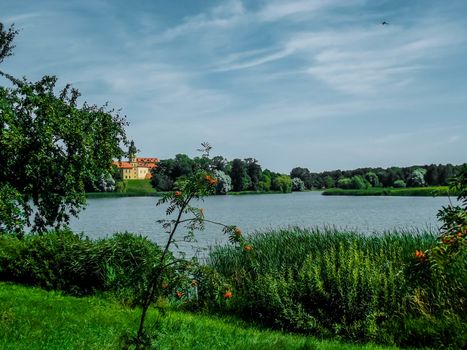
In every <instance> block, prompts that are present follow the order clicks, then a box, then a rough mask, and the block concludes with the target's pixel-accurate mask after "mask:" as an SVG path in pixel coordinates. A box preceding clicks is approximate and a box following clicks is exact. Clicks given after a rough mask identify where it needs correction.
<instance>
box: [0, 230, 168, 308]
mask: <svg viewBox="0 0 467 350" xmlns="http://www.w3.org/2000/svg"><path fill="white" fill-rule="evenodd" d="M160 254H161V250H160V249H159V247H157V246H156V245H155V244H154V243H152V242H151V241H149V240H148V239H147V238H145V237H142V236H136V235H133V234H130V233H120V234H116V235H114V236H113V237H111V238H108V239H101V240H97V241H91V240H89V239H86V238H83V237H81V236H79V235H76V234H74V233H72V232H70V231H56V232H55V231H53V232H48V233H46V234H44V235H42V236H32V235H28V236H25V237H24V239H18V238H17V237H14V236H10V235H3V236H0V279H1V280H8V281H13V282H17V283H22V284H28V285H34V286H40V287H42V288H45V289H58V290H62V291H64V292H67V293H69V294H72V295H88V294H92V293H95V292H96V291H108V292H112V293H114V294H115V295H116V296H117V297H118V298H119V299H122V300H125V301H127V302H130V303H135V302H138V300H139V297H140V296H141V291H142V290H144V285H145V283H147V275H148V274H149V272H150V271H151V269H153V268H154V267H155V266H157V264H158V263H159V260H158V259H159V257H160Z"/></svg>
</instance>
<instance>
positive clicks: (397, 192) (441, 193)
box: [322, 186, 455, 197]
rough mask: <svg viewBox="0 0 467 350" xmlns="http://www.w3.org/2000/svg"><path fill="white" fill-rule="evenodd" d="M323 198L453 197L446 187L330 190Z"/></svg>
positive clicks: (324, 192) (326, 191) (324, 193)
mask: <svg viewBox="0 0 467 350" xmlns="http://www.w3.org/2000/svg"><path fill="white" fill-rule="evenodd" d="M322 195H324V196H415V197H447V196H455V194H453V193H450V192H449V187H448V186H436V187H411V188H392V187H391V188H382V187H373V188H368V189H364V190H344V189H342V188H330V189H327V190H324V191H323V193H322Z"/></svg>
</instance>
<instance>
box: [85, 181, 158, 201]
mask: <svg viewBox="0 0 467 350" xmlns="http://www.w3.org/2000/svg"><path fill="white" fill-rule="evenodd" d="M125 183H126V186H127V187H126V192H89V193H86V196H87V197H88V198H108V197H141V196H160V195H161V194H162V192H157V191H156V190H155V189H154V188H153V187H152V186H151V180H125Z"/></svg>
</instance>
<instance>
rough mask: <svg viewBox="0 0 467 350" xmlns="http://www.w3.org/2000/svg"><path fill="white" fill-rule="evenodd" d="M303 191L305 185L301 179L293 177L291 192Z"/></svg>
mask: <svg viewBox="0 0 467 350" xmlns="http://www.w3.org/2000/svg"><path fill="white" fill-rule="evenodd" d="M304 190H305V183H304V182H303V180H302V179H300V178H298V177H294V178H293V179H292V191H299V192H300V191H304Z"/></svg>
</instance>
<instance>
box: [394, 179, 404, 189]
mask: <svg viewBox="0 0 467 350" xmlns="http://www.w3.org/2000/svg"><path fill="white" fill-rule="evenodd" d="M393 186H394V187H395V188H405V187H406V184H405V182H404V181H402V180H396V181H394V184H393Z"/></svg>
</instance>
